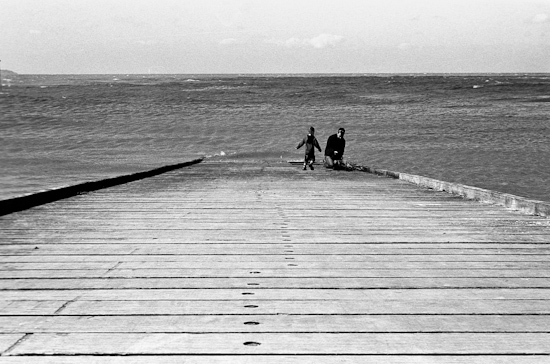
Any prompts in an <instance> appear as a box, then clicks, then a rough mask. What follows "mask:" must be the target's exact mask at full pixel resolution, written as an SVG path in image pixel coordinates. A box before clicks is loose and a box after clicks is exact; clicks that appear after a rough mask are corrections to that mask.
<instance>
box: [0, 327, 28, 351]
mask: <svg viewBox="0 0 550 364" xmlns="http://www.w3.org/2000/svg"><path fill="white" fill-rule="evenodd" d="M31 335H32V333H25V334H24V335H23V336H22V337H21V338H20V339H19V340H17V341H16V342H15V343H14V344H13V345H11V346H10V347H9V348H7V349H6V350H4V352H3V353H2V356H4V355H6V354H8V353H10V352H11V351H13V350H14V349H15V348H16V347H17V346H18V345H19V344H21V343H23V342H24V341H26V340H27V339H28V338H29V337H30V336H31Z"/></svg>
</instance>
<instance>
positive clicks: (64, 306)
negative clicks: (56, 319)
mask: <svg viewBox="0 0 550 364" xmlns="http://www.w3.org/2000/svg"><path fill="white" fill-rule="evenodd" d="M80 297H81V296H77V297H75V298H73V299H72V300H69V301H67V302H65V303H64V304H63V305H61V307H59V308H58V309H57V310H56V311H55V312H54V313H53V316H57V315H59V313H60V312H61V311H63V310H64V309H65V308H67V306H68V305H70V304H71V303H73V302H75V301H76V300H78V299H79V298H80Z"/></svg>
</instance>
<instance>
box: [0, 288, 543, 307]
mask: <svg viewBox="0 0 550 364" xmlns="http://www.w3.org/2000/svg"><path fill="white" fill-rule="evenodd" d="M76 298H78V300H79V301H86V300H92V301H103V300H108V301H112V300H121V301H128V300H129V301H136V300H145V301H150V300H164V301H166V300H168V301H177V300H188V301H189V300H302V301H303V300H309V301H315V300H323V301H324V300H331V299H332V300H334V299H338V300H363V299H369V300H375V299H376V300H382V301H383V300H398V299H401V300H425V299H428V300H429V299H433V300H448V299H464V300H478V299H479V300H525V304H526V305H527V304H528V303H529V302H530V300H550V290H548V289H546V288H542V289H536V288H517V289H477V288H462V289H452V288H449V289H437V288H436V289H376V290H370V289H311V288H305V289H250V288H246V289H226V288H220V289H160V288H152V289H94V290H73V289H69V290H64V289H58V288H52V289H49V290H47V289H37V290H19V289H15V290H5V291H0V299H1V300H8V301H9V300H46V301H47V300H61V301H63V302H65V301H72V300H75V299H76Z"/></svg>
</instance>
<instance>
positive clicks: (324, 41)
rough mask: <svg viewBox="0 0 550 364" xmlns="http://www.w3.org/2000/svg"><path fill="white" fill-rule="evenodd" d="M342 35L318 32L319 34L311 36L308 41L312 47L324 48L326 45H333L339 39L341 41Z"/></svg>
mask: <svg viewBox="0 0 550 364" xmlns="http://www.w3.org/2000/svg"><path fill="white" fill-rule="evenodd" d="M343 39H344V37H342V36H341V35H334V34H320V35H319V36H317V37H315V38H312V39H310V40H309V43H310V44H311V45H312V46H313V47H314V48H325V47H328V46H335V45H336V44H338V43H339V42H340V41H342V40H343Z"/></svg>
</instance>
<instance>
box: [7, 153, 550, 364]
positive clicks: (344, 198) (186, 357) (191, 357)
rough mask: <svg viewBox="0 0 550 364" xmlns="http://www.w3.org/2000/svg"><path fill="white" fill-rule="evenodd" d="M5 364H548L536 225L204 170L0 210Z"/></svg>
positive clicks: (356, 178) (343, 179)
mask: <svg viewBox="0 0 550 364" xmlns="http://www.w3.org/2000/svg"><path fill="white" fill-rule="evenodd" d="M0 228H1V232H0V353H1V355H2V356H1V359H0V361H1V362H3V363H4V362H5V363H31V364H33V363H151V362H154V363H169V364H171V363H180V362H185V363H201V364H202V363H268V364H269V363H380V362H384V363H390V364H391V363H441V362H445V363H494V362H498V363H547V362H548V361H549V360H550V219H546V218H543V217H537V216H528V215H522V214H520V213H517V212H512V211H509V210H506V209H504V208H502V207H498V206H492V205H486V204H481V203H477V202H472V201H467V200H463V199H461V198H457V197H455V196H452V195H449V194H446V193H441V192H434V191H431V190H426V189H421V188H418V187H416V186H414V185H410V184H407V183H405V182H403V181H399V180H393V179H388V178H384V177H377V176H375V175H371V174H367V173H363V172H346V171H332V170H325V169H324V168H322V167H319V168H316V169H315V170H314V171H309V170H308V171H302V170H301V168H300V167H297V166H293V165H290V164H287V163H284V162H270V163H268V162H257V163H250V162H249V161H248V162H247V161H231V160H227V161H223V160H220V161H205V162H203V163H200V164H197V165H192V166H189V167H186V168H183V169H180V170H175V171H171V172H169V173H166V174H163V175H159V176H156V177H152V178H148V179H144V180H141V181H136V182H132V183H128V184H125V185H121V186H117V187H112V188H109V189H105V190H99V191H95V192H93V193H88V194H83V195H79V196H75V197H72V198H69V199H66V200H60V201H57V202H54V203H50V204H47V205H42V206H38V207H34V208H32V209H29V210H25V211H21V212H17V213H13V214H10V215H6V216H3V217H0Z"/></svg>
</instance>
